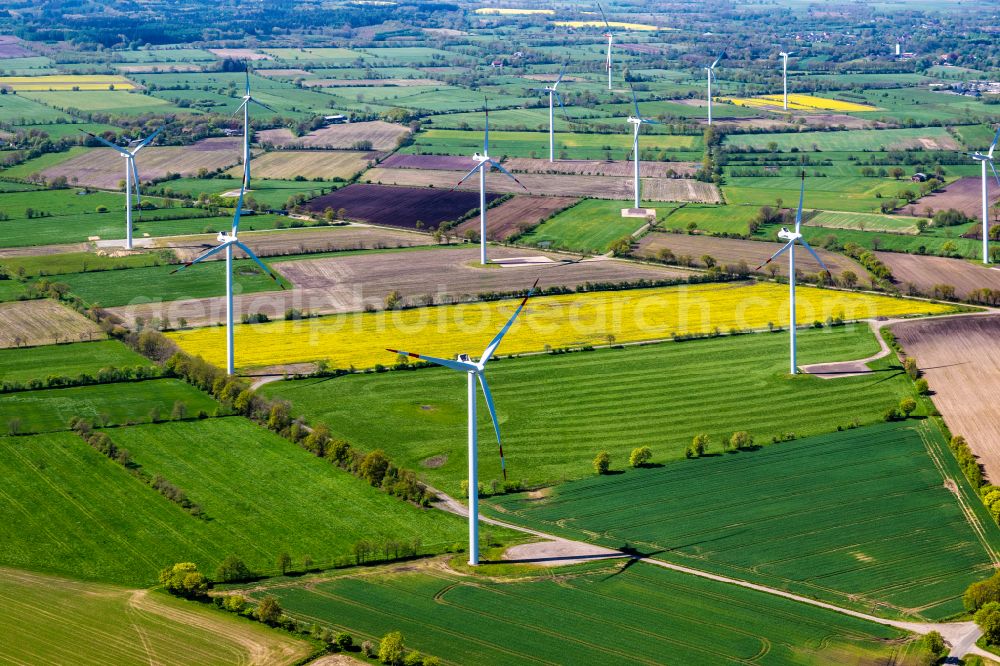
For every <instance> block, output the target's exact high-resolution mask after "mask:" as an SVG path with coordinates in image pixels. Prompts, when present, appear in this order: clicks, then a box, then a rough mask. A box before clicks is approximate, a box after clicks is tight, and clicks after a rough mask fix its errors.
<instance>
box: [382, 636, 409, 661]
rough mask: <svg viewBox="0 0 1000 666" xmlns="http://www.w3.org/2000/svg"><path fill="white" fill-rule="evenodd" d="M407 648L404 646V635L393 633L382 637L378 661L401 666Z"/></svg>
mask: <svg viewBox="0 0 1000 666" xmlns="http://www.w3.org/2000/svg"><path fill="white" fill-rule="evenodd" d="M405 652H406V647H405V646H404V645H403V634H401V633H400V632H398V631H392V632H389V633H388V634H386V635H385V636H383V637H382V640H381V641H380V642H379V645H378V660H379V661H380V662H382V663H383V664H389V665H390V666H400V664H402V663H403V655H404V654H405Z"/></svg>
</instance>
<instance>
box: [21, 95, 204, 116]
mask: <svg viewBox="0 0 1000 666" xmlns="http://www.w3.org/2000/svg"><path fill="white" fill-rule="evenodd" d="M19 95H23V96H24V97H26V98H28V99H31V100H34V101H36V102H39V103H41V104H44V105H46V106H49V107H52V108H53V109H61V110H64V111H65V110H69V109H77V110H79V111H84V112H87V113H108V114H111V115H128V116H132V115H139V114H144V113H191V109H182V108H180V107H178V106H175V105H173V104H171V103H170V102H168V101H166V100H162V99H159V98H157V97H152V96H150V95H144V94H142V93H140V92H128V91H124V90H56V91H49V90H46V91H44V92H22V93H19Z"/></svg>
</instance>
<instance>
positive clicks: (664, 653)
mask: <svg viewBox="0 0 1000 666" xmlns="http://www.w3.org/2000/svg"><path fill="white" fill-rule="evenodd" d="M267 592H268V593H274V594H275V595H277V597H278V599H279V600H280V602H281V605H282V607H283V608H285V609H286V610H287V611H289V612H291V613H292V615H293V616H295V617H297V618H299V619H301V620H304V621H306V622H309V623H311V622H316V623H319V624H321V625H333V626H335V627H338V628H343V629H345V630H348V631H351V632H352V633H354V635H355V636H362V637H366V638H369V637H370V638H372V639H377V638H380V637H381V636H383V635H385V634H386V633H388V632H389V631H394V630H396V631H402V633H403V636H404V638H405V640H406V644H407V645H408V646H409V647H411V648H414V649H417V650H419V651H421V652H424V653H427V654H432V655H435V656H439V657H440V658H442V659H443V660H445V663H450V664H471V663H475V664H481V665H482V666H492V665H494V664H496V665H500V664H513V663H517V664H553V663H559V664H563V663H573V664H612V663H613V664H653V663H671V664H685V665H688V666H703V665H704V666H719V665H720V664H766V665H768V666H778V665H784V664H789V665H791V664H799V665H802V664H815V665H819V664H832V663H836V664H842V665H845V666H846V665H856V666H860V665H861V664H875V663H908V662H906V661H905V655H906V654H907V653H908V652H909V646H908V645H906V644H905V643H902V642H901V641H899V640H897V639H900V638H902V637H903V635H904V634H902V632H900V631H898V630H896V629H892V628H889V627H883V626H881V625H876V624H871V623H868V622H865V621H862V620H858V619H855V618H851V617H848V616H845V615H840V614H837V613H833V612H830V611H827V610H823V609H820V608H814V607H810V606H806V605H803V604H799V603H796V602H793V601H789V600H786V599H781V598H779V597H774V596H770V595H767V594H764V593H760V592H755V591H752V590H746V589H742V588H739V587H735V586H731V585H726V584H724V583H718V582H715V581H709V580H705V579H701V578H696V577H694V576H690V575H686V574H682V573H678V572H674V571H669V570H666V569H662V568H660V567H655V566H653V565H648V564H642V563H640V564H636V565H634V566H632V567H629V568H628V569H627V570H625V571H622V572H618V569H617V568H616V567H615V568H612V567H611V566H608V567H606V568H604V569H601V570H596V571H590V572H589V573H585V572H581V571H578V570H576V571H574V570H567V569H563V570H558V572H557V574H556V576H555V577H549V576H546V577H543V578H541V579H538V580H534V581H528V582H491V581H488V580H469V579H463V578H460V577H458V576H454V575H448V574H445V573H443V572H440V571H435V570H430V569H425V570H424V571H422V572H418V573H379V574H375V575H367V576H358V577H347V576H344V577H338V578H335V579H333V580H329V581H320V582H316V583H315V584H313V585H310V587H309V588H306V587H304V586H297V587H282V588H274V589H269V590H267ZM356 640H357V639H356Z"/></svg>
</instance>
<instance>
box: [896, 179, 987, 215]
mask: <svg viewBox="0 0 1000 666" xmlns="http://www.w3.org/2000/svg"><path fill="white" fill-rule="evenodd" d="M982 187H983V186H982V180H981V179H980V178H979V177H978V176H967V177H965V178H959V179H958V180H956V181H955V182H954V183H952V184H951V185H948V186H947V187H945V188H944V190H942V191H941V192H937V193H936V194H930V195H928V196H926V197H921V198H920V199H918V200H917V202H916V203H912V204H910V205H909V206H904V207H903V208H902V209H900V211H899V212H900V213H902V214H903V215H914V216H917V217H924V211H925V210H926V209H927V207H928V206H930V207H931V208H933V209H934V210H935V211H938V210H946V209H948V208H954V209H956V210H960V211H962V212H963V213H965V215H966V216H968V217H973V218H975V219H977V220H978V219H980V218H981V217H982V212H983V193H982ZM997 201H1000V188H997V187H992V188H990V206H992V205H993V204H995V203H996V202H997Z"/></svg>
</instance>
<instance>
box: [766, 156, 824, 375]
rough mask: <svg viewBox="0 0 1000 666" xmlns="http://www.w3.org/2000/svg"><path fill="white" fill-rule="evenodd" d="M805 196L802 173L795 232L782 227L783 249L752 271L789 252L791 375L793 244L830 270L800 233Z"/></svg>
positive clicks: (793, 296)
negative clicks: (803, 248)
mask: <svg viewBox="0 0 1000 666" xmlns="http://www.w3.org/2000/svg"><path fill="white" fill-rule="evenodd" d="M805 194H806V174H805V172H803V173H802V189H801V190H799V210H798V212H797V213H796V214H795V231H789V230H788V227H782V228H781V231H779V232H778V238H780V239H781V240H786V241H788V242H787V243H785V246H784V247H782V248H781V249H780V250H778V251H777V252H775V253H774V254H772V255H771V258H770V259H768V260H767V261H765V262H764V263H763V264H761V265H760V266H758V267H757V268H756V269H754V270H758V271H759V270H760V269H761V268H763V267H764V266H766V265H768V264H769V263H771V262H772V261H774V260H775V259H776V258H777V257H778V256H779V255H780V254H782V253H783V252H785V251H786V250H791V252H789V254H788V303H789V306H788V310H789V314H788V332H789V335H790V339H791V343H790V344H791V352H792V360H791V370H790V371H789V372H791V374H793V375H794V374H798V371H799V369H798V367H797V366H796V365H795V243H802V246H803V247H805V248H806V249H807V250H809V254H811V255H812V256H813V257H815V258H816V261H818V262H819V265H820V266H822V267H823V270H825V271H826V272H828V273H829V272H830V269H828V268H827V267H826V264H824V263H823V260H822V259H820V258H819V255H818V254H816V251H815V250H813V249H812V247H811V246H810V245H809V243H807V242H806V239H805V238H803V236H802V233H801V227H802V201H803V199H804V198H805Z"/></svg>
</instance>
